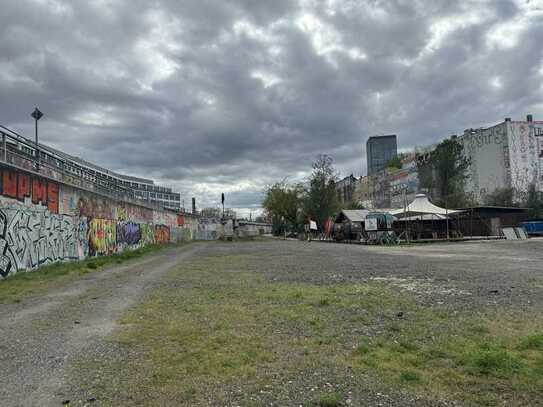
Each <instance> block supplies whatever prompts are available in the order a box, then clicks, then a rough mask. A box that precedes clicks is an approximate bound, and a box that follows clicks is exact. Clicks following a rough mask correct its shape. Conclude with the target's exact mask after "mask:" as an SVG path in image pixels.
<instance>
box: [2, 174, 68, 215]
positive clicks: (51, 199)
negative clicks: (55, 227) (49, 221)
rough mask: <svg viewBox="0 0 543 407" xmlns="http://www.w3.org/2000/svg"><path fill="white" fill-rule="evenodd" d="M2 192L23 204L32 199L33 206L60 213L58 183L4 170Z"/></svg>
mask: <svg viewBox="0 0 543 407" xmlns="http://www.w3.org/2000/svg"><path fill="white" fill-rule="evenodd" d="M0 190H1V194H2V195H3V196H5V197H9V198H14V199H17V200H19V201H21V202H24V201H25V200H26V199H30V200H31V201H32V203H33V204H36V205H38V204H39V205H44V206H46V207H47V208H48V209H49V211H50V212H51V213H54V214H57V213H58V190H59V187H58V183H56V182H54V181H47V180H46V179H45V178H41V177H37V176H31V175H29V174H25V173H22V172H18V171H11V170H2V173H1V176H0Z"/></svg>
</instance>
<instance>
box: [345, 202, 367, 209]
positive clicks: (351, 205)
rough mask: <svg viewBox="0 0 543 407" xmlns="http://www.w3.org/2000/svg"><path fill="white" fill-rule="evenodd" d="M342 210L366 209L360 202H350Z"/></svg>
mask: <svg viewBox="0 0 543 407" xmlns="http://www.w3.org/2000/svg"><path fill="white" fill-rule="evenodd" d="M344 209H366V208H365V207H364V205H362V202H360V201H351V202H349V204H348V205H347V206H346V207H345V208H344Z"/></svg>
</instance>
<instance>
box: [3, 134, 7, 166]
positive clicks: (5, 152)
mask: <svg viewBox="0 0 543 407" xmlns="http://www.w3.org/2000/svg"><path fill="white" fill-rule="evenodd" d="M6 147H7V145H6V133H2V148H3V149H4V154H3V155H4V162H7V161H8V151H7V148H6Z"/></svg>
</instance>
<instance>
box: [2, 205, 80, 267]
mask: <svg viewBox="0 0 543 407" xmlns="http://www.w3.org/2000/svg"><path fill="white" fill-rule="evenodd" d="M79 237H80V235H79V234H78V233H76V225H75V223H74V219H73V218H72V217H70V216H67V215H56V214H52V213H50V212H49V211H48V210H34V209H31V208H28V207H24V206H22V205H21V207H20V208H3V209H0V254H1V260H0V275H1V276H2V277H6V276H7V275H8V274H10V273H14V272H17V271H18V270H22V269H33V268H36V267H39V266H41V265H43V264H47V263H51V262H55V261H60V260H75V259H79V258H81V257H84V256H85V255H86V253H85V252H84V249H82V247H85V246H84V245H83V246H81V241H80V240H79ZM81 254H82V255H83V256H81Z"/></svg>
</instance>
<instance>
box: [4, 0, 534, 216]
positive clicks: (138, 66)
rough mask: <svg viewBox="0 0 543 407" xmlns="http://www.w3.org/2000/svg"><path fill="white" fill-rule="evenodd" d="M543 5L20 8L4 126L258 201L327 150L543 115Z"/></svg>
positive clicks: (206, 195) (357, 163) (196, 188)
mask: <svg viewBox="0 0 543 407" xmlns="http://www.w3.org/2000/svg"><path fill="white" fill-rule="evenodd" d="M542 8H543V6H542V5H541V2H535V1H530V2H524V1H520V0H519V1H507V0H503V1H463V2H451V1H446V0H439V1H429V0H428V1H401V0H395V1H377V0H371V1H370V0H368V1H365V2H362V1H358V0H357V1H354V0H341V1H337V0H336V1H334V0H327V1H324V0H323V1H318V0H300V1H299V2H297V1H294V0H292V1H291V0H280V1H279V0H274V1H252V0H230V1H215V0H182V1H174V0H171V1H158V0H157V1H152V2H149V1H144V0H137V1H134V0H130V1H128V0H126V1H113V0H101V1H62V0H25V1H15V0H8V1H5V2H3V4H2V12H1V13H0V106H1V109H0V122H1V123H2V124H6V125H8V126H12V127H14V128H15V129H16V130H20V131H21V132H23V133H25V134H28V135H30V134H31V122H30V120H29V116H28V114H29V111H30V110H31V109H32V108H33V106H34V105H35V104H36V105H39V106H40V108H41V109H42V110H43V111H44V112H46V114H47V115H46V117H45V119H44V120H43V122H42V135H43V140H44V142H47V143H49V144H51V145H52V146H54V147H57V148H60V149H62V150H65V151H66V152H69V153H72V154H74V155H78V156H82V157H85V158H86V159H88V160H91V161H94V162H96V163H98V164H101V165H104V166H107V167H110V168H112V169H115V170H117V171H123V172H126V173H129V174H133V175H139V176H146V177H152V178H155V179H157V180H158V181H160V182H163V183H166V184H169V185H172V186H174V187H175V188H176V189H178V190H180V191H181V192H182V193H183V194H184V196H185V200H186V201H187V202H189V200H190V197H191V196H192V195H196V196H198V199H199V201H200V203H202V204H210V205H214V204H215V203H216V202H217V196H220V192H221V191H225V192H226V193H227V196H228V198H229V204H230V205H233V206H237V207H252V206H255V205H258V203H259V201H260V197H261V191H262V189H263V187H264V185H265V184H267V183H270V182H272V181H274V180H277V179H282V178H284V177H290V178H291V179H299V178H303V177H304V176H305V175H306V173H307V170H308V169H309V168H310V163H311V160H312V159H313V158H314V157H315V156H316V155H317V154H319V153H328V154H331V155H332V156H333V157H334V158H335V160H336V163H337V165H338V167H339V169H340V170H341V171H342V173H343V174H344V175H347V174H348V173H351V172H354V173H355V175H360V174H362V173H364V172H365V163H364V156H365V150H364V143H365V140H366V139H367V137H369V136H371V135H375V134H379V133H396V134H398V136H399V144H400V147H401V148H409V147H413V146H416V145H425V144H429V143H433V142H435V141H438V140H439V139H440V138H442V137H445V136H447V135H449V134H451V133H455V132H461V131H462V130H463V129H464V128H466V127H471V126H474V127H475V126H481V125H486V124H491V123H493V122H498V121H500V120H502V119H503V117H506V116H512V117H522V116H524V115H525V114H526V113H533V114H534V115H535V116H536V118H537V117H542V116H543V107H542V104H541V97H542V96H543V94H542V88H541V85H540V83H541V79H542V76H543V68H542V67H543V61H542V60H543V49H542V47H541V43H542V41H543V29H542V27H543V24H542V23H543V19H542V16H543V13H542Z"/></svg>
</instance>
